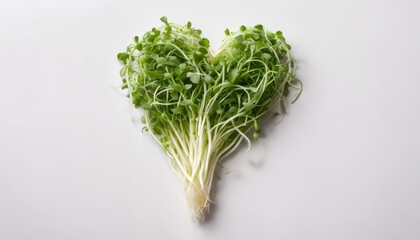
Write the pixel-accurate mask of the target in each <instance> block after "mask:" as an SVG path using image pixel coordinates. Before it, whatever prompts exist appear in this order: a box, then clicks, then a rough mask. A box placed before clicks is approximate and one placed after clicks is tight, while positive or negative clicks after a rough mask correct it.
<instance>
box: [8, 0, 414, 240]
mask: <svg viewBox="0 0 420 240" xmlns="http://www.w3.org/2000/svg"><path fill="white" fill-rule="evenodd" d="M419 9H420V2H419V1H414V0H413V1H405V0H401V1H363V0H352V1H333V0H329V1H328V0H319V1H291V0H284V1H283V0H281V1H267V0H258V1H249V2H245V1H240V0H235V1H220V0H215V1H169V0H167V1H163V0H161V1H138V0H137V1H135V0H133V1H99V0H80V1H70V0H68V1H48V0H44V1H29V0H28V1H12V0H2V1H1V2H0V66H1V69H0V239H5V240H21V239H22V240H24V239H28V240H29V239H31V240H33V239H40V240H41V239H42V240H57V239H59V240H61V239H78V240H84V239H86V240H87V239H89V240H92V239H101V240H108V239H124V240H131V239H182V240H185V239H188V240H189V239H204V240H207V239H219V240H224V239H229V240H232V239H233V240H234V239H241V240H247V239H268V240H270V239H273V240H274V239H296V240H298V239H299V240H300V239H301V240H308V239H322V240H330V239H331V240H337V239H340V240H345V239H358V240H364V239H366V240H368V239H369V240H370V239H381V240H384V239H404V240H410V239H413V240H414V239H419V236H420V227H419V225H420V207H419V203H420V191H419V189H420V188H419V184H420V174H419V173H420V27H419V24H420V14H419V13H418V11H419ZM163 15H166V16H167V17H168V19H169V20H170V21H172V22H177V23H186V22H187V21H189V20H190V21H192V23H193V25H194V26H197V27H199V28H201V29H202V30H203V33H204V36H205V37H208V38H209V39H210V40H211V44H212V46H213V47H214V48H216V49H217V47H218V46H219V45H220V43H221V40H222V38H223V36H224V33H223V31H224V30H225V29H226V28H227V27H228V28H230V29H232V30H234V29H236V28H238V27H239V26H240V25H254V24H257V23H262V24H264V25H265V26H266V27H267V28H269V29H271V30H273V31H274V30H278V29H280V30H282V31H283V33H284V36H285V37H286V39H287V41H288V42H289V43H290V45H292V47H293V49H292V54H293V55H294V57H295V59H296V63H297V66H298V70H297V75H298V77H299V78H300V79H301V80H302V82H303V84H304V91H303V93H302V96H301V98H300V99H299V100H298V101H297V102H296V103H295V104H293V105H291V106H290V107H289V115H287V116H285V117H284V119H283V120H282V121H281V122H280V123H278V124H276V125H274V124H272V125H269V126H268V127H267V129H266V130H265V134H264V136H263V138H262V139H260V141H259V142H255V143H254V144H253V147H252V149H251V151H250V152H249V153H248V154H245V151H244V149H242V150H241V151H239V152H238V153H237V154H236V155H235V156H233V157H232V158H230V159H229V160H228V161H226V163H225V165H226V167H227V168H228V169H229V170H231V172H230V173H228V174H225V173H223V172H222V173H221V176H220V177H221V180H220V181H217V182H216V195H215V197H214V199H213V200H214V202H215V207H213V209H212V214H211V216H210V217H209V220H208V221H207V222H205V223H204V224H202V225H200V226H199V225H195V224H194V223H193V222H192V221H191V219H190V217H189V215H188V211H187V207H186V203H185V200H184V196H183V191H182V186H181V184H180V183H179V182H178V180H177V178H176V176H175V174H174V173H173V172H172V171H171V169H170V167H169V165H168V161H167V158H166V156H165V155H164V153H163V152H162V151H161V149H159V147H158V145H157V144H156V143H155V142H154V141H153V139H152V137H151V136H150V135H149V134H147V133H146V134H142V133H141V132H140V126H139V125H137V124H135V123H133V122H132V121H131V115H132V114H131V113H130V111H129V108H128V101H127V99H126V98H125V97H124V96H122V95H121V94H120V93H119V92H118V91H117V90H114V89H113V88H112V87H111V86H114V85H118V84H119V82H120V79H119V74H118V71H119V68H120V64H119V63H118V62H117V59H116V54H117V53H118V52H119V51H122V50H124V49H125V47H126V46H127V44H128V43H130V42H131V41H132V38H133V37H134V36H135V35H142V34H143V33H144V32H145V31H147V30H149V29H151V28H152V27H154V26H159V25H160V24H161V22H160V21H159V18H160V17H161V16H163Z"/></svg>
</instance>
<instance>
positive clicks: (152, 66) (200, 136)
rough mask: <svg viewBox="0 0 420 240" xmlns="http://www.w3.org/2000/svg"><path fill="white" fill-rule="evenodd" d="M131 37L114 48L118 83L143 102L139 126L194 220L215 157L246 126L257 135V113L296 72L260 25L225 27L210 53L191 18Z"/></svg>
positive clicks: (279, 39)
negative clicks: (180, 185)
mask: <svg viewBox="0 0 420 240" xmlns="http://www.w3.org/2000/svg"><path fill="white" fill-rule="evenodd" d="M161 20H162V22H163V23H164V26H162V27H160V28H153V29H152V30H151V31H149V32H147V33H146V34H144V36H143V37H142V38H138V37H135V38H134V43H132V44H130V45H129V46H128V48H127V51H126V52H123V53H120V54H118V59H119V60H120V61H121V62H122V63H123V64H124V65H123V67H122V69H121V77H122V81H123V89H128V97H129V98H130V99H131V101H132V103H133V104H134V106H135V107H136V108H142V109H143V110H144V117H143V123H144V124H145V127H144V129H145V130H148V131H150V132H151V134H152V135H153V137H154V138H155V140H156V141H157V142H158V143H159V144H160V145H161V147H162V148H163V150H164V151H165V152H166V153H167V154H168V156H169V157H170V159H171V165H172V167H173V169H174V171H175V173H177V175H178V176H179V177H180V178H181V179H182V181H183V182H184V184H185V192H186V196H187V199H188V202H189V205H190V208H191V210H192V213H193V216H194V217H195V218H196V219H197V220H201V219H203V217H204V210H205V209H206V208H207V206H208V204H209V198H210V196H209V193H210V188H211V183H212V179H213V175H214V171H215V167H216V164H217V163H218V162H220V161H221V160H222V159H223V158H225V157H226V156H227V155H229V154H230V153H232V152H233V151H234V150H235V149H236V147H237V146H238V145H239V143H240V142H241V141H242V140H243V139H245V140H247V141H248V143H249V142H250V141H249V139H248V137H247V136H246V135H245V134H246V133H247V132H248V130H251V129H252V130H253V132H254V133H253V137H254V138H255V139H257V138H258V136H259V133H260V124H259V123H260V121H261V118H262V117H263V116H264V115H265V114H266V113H267V112H269V111H270V110H272V109H273V107H275V106H277V105H278V104H279V102H283V103H284V101H285V98H286V96H287V95H288V93H289V87H290V86H294V85H292V81H293V80H294V78H295V68H294V62H293V59H292V57H291V56H290V45H288V44H287V43H286V42H285V39H284V37H283V35H282V33H281V32H276V33H273V32H270V31H267V30H266V29H264V27H263V26H262V25H257V26H255V27H245V26H241V27H240V30H239V31H237V32H230V30H229V29H226V31H225V33H226V39H225V40H224V42H223V45H222V46H221V48H220V50H219V51H218V53H217V54H215V55H212V53H211V51H210V49H209V47H210V43H209V40H208V39H206V38H202V37H201V30H199V29H196V28H194V27H193V26H192V25H191V22H188V23H187V24H186V25H185V26H181V25H177V24H173V23H168V20H167V18H166V17H162V18H161Z"/></svg>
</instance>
